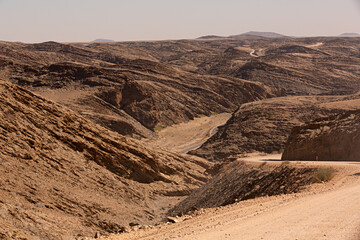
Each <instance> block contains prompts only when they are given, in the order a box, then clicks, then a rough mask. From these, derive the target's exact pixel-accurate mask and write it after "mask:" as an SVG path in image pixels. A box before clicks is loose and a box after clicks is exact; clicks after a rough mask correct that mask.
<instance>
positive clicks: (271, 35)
mask: <svg viewBox="0 0 360 240" xmlns="http://www.w3.org/2000/svg"><path fill="white" fill-rule="evenodd" d="M239 37H263V38H285V37H289V36H286V35H282V34H279V33H275V32H256V31H250V32H246V33H242V34H238V35H230V36H227V37H223V36H217V35H206V36H201V37H199V38H198V39H214V38H239Z"/></svg>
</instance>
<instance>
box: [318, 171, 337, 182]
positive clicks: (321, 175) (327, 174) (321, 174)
mask: <svg viewBox="0 0 360 240" xmlns="http://www.w3.org/2000/svg"><path fill="white" fill-rule="evenodd" d="M335 172H336V171H335V170H334V169H333V168H331V167H328V168H324V167H323V168H319V169H318V170H317V171H316V172H315V175H314V181H315V182H328V181H330V180H331V179H332V178H333V177H334V176H335Z"/></svg>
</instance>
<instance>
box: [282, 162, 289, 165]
mask: <svg viewBox="0 0 360 240" xmlns="http://www.w3.org/2000/svg"><path fill="white" fill-rule="evenodd" d="M289 164H290V162H289V161H282V162H281V165H289Z"/></svg>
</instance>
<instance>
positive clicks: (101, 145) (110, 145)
mask: <svg viewBox="0 0 360 240" xmlns="http://www.w3.org/2000/svg"><path fill="white" fill-rule="evenodd" d="M0 116H1V117H0V149H1V151H0V159H1V162H0V238H1V239H39V238H40V239H61V238H69V239H70V238H73V237H75V236H94V233H95V232H96V231H100V232H116V231H119V230H121V229H123V227H124V226H128V224H129V223H134V224H149V223H154V222H157V221H160V220H161V218H162V216H163V215H162V214H164V213H165V212H166V210H167V209H169V204H170V205H171V202H176V201H178V200H177V199H178V198H179V197H182V196H184V195H187V194H189V193H190V192H191V191H192V190H194V189H195V188H197V187H198V186H200V185H201V184H202V183H203V182H204V181H206V179H207V177H206V176H205V175H204V171H205V169H206V168H207V167H209V166H210V165H211V164H209V163H208V162H207V161H205V160H202V159H192V158H189V157H183V156H179V155H176V154H172V153H168V152H164V151H158V150H153V149H151V148H149V147H146V146H144V144H143V143H139V142H137V141H136V140H130V139H128V138H125V137H124V136H121V135H119V134H117V133H115V132H112V131H109V130H107V129H105V128H103V127H101V126H99V125H97V124H94V123H93V122H91V121H89V120H87V119H85V118H83V117H81V116H79V115H77V114H76V113H74V112H73V111H71V110H69V109H67V108H64V107H62V106H59V105H57V104H54V103H53V102H50V101H48V100H45V99H43V98H41V97H38V96H36V95H34V94H32V93H31V92H29V91H27V90H24V89H22V88H19V87H17V86H15V85H13V84H10V83H9V82H7V81H3V80H0ZM165 199H167V200H166V201H165ZM169 199H170V200H169ZM25 237H26V238H25Z"/></svg>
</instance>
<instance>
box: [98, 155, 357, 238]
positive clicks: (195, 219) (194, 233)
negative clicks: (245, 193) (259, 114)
mask: <svg viewBox="0 0 360 240" xmlns="http://www.w3.org/2000/svg"><path fill="white" fill-rule="evenodd" d="M274 157H276V156H251V157H250V159H249V160H250V161H252V162H255V163H256V162H258V163H261V161H263V159H273V158H274ZM278 157H279V156H277V158H278ZM279 163H281V161H279V160H278V162H276V161H275V164H279ZM268 164H274V161H269V162H268ZM291 165H294V166H295V165H299V166H304V165H306V166H307V165H310V166H321V167H328V166H331V167H333V168H334V169H336V171H337V173H336V174H337V175H336V176H335V178H334V179H333V180H332V181H330V182H328V183H319V184H314V185H312V186H311V187H309V188H307V189H306V190H305V191H303V192H301V193H296V194H289V195H279V196H273V197H262V198H256V199H252V200H247V201H243V202H239V203H235V204H233V205H228V206H225V207H221V208H213V209H206V210H200V211H198V212H196V213H194V214H193V215H192V216H186V217H184V218H182V219H183V221H182V219H181V218H179V221H180V223H176V224H169V225H161V226H158V227H151V228H148V229H146V230H141V231H134V232H131V233H127V234H121V235H118V236H116V235H114V236H111V237H109V238H105V239H111V240H115V239H122V240H125V239H126V240H130V239H157V240H160V239H198V240H205V239H206V240H207V239H234V240H235V239H244V240H247V239H254V240H255V239H256V240H257V239H274V240H275V239H276V240H278V239H279V240H281V239H284V240H285V239H286V240H287V239H299V240H300V239H301V240H309V239H310V240H311V239H313V240H315V239H316V240H317V239H324V240H325V239H329V240H330V239H331V240H346V239H348V240H357V239H359V233H360V215H359V214H358V209H360V201H359V200H360V163H349V162H347V163H346V162H344V163H340V162H336V163H333V162H321V163H318V162H316V163H315V162H291Z"/></svg>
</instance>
